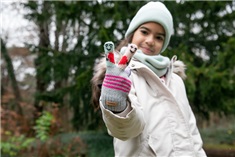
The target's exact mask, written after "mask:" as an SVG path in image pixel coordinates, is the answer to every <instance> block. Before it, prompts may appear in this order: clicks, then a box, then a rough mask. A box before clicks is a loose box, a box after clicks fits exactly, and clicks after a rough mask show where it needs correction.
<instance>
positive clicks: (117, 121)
mask: <svg viewBox="0 0 235 157" xmlns="http://www.w3.org/2000/svg"><path fill="white" fill-rule="evenodd" d="M133 93H134V88H131V92H130V94H129V99H130V103H128V107H127V108H126V109H125V110H124V111H123V112H122V113H119V114H115V113H113V112H111V111H109V110H107V109H105V108H104V106H103V104H102V102H101V101H100V108H101V111H102V117H103V120H104V123H105V125H106V127H107V129H108V133H109V134H110V135H111V136H113V137H115V138H118V139H120V140H123V141H125V140H127V139H129V138H133V137H136V136H138V135H139V134H140V133H141V132H142V131H143V129H144V126H145V121H144V116H143V111H142V107H140V105H137V104H138V102H137V101H136V100H137V98H136V97H135V96H130V95H133Z"/></svg>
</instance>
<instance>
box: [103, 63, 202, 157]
mask: <svg viewBox="0 0 235 157" xmlns="http://www.w3.org/2000/svg"><path fill="white" fill-rule="evenodd" d="M129 66H130V68H131V70H132V73H131V75H130V79H131V81H132V88H131V92H130V94H129V100H130V103H129V106H128V107H127V108H126V110H125V111H123V112H122V113H120V114H114V113H112V112H111V111H109V110H107V109H105V108H104V107H103V105H102V103H101V102H100V106H101V110H102V116H103V120H104V122H105V124H106V126H107V129H108V132H109V134H110V135H111V136H113V137H114V151H115V156H116V157H156V156H157V157H205V156H206V154H205V152H204V150H203V149H202V140H201V136H200V134H199V132H198V128H197V126H196V121H195V117H194V114H193V112H192V110H191V107H190V106H189V102H188V99H187V96H186V91H185V86H184V83H183V81H182V79H181V78H180V77H179V76H178V75H176V74H175V73H173V69H172V68H173V66H172V64H171V67H170V68H169V69H168V73H167V76H166V82H165V83H164V82H162V80H161V79H160V78H159V77H157V75H155V73H153V72H152V71H151V70H150V69H149V68H148V67H147V66H145V65H144V64H142V63H140V62H137V61H134V60H132V61H131V62H130V64H129Z"/></svg>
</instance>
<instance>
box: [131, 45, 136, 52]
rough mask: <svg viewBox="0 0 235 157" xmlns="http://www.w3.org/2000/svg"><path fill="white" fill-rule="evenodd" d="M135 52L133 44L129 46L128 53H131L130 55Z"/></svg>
mask: <svg viewBox="0 0 235 157" xmlns="http://www.w3.org/2000/svg"><path fill="white" fill-rule="evenodd" d="M136 50H137V46H136V45H134V44H131V45H130V52H131V53H135V51H136Z"/></svg>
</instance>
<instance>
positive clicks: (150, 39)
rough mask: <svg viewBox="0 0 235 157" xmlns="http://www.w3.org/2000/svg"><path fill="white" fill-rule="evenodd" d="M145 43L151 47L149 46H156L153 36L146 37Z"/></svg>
mask: <svg viewBox="0 0 235 157" xmlns="http://www.w3.org/2000/svg"><path fill="white" fill-rule="evenodd" d="M145 42H146V43H147V44H148V45H149V46H153V45H154V42H155V41H154V37H153V36H152V35H149V36H147V37H146V40H145Z"/></svg>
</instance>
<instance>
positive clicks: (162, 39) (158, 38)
mask: <svg viewBox="0 0 235 157" xmlns="http://www.w3.org/2000/svg"><path fill="white" fill-rule="evenodd" d="M156 39H157V40H160V41H164V37H163V36H156Z"/></svg>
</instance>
